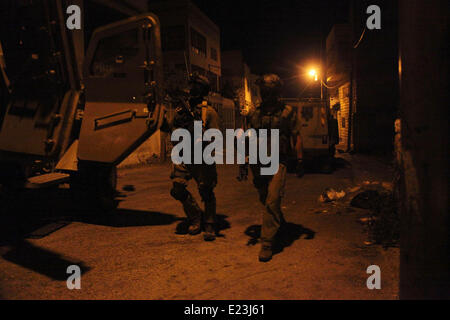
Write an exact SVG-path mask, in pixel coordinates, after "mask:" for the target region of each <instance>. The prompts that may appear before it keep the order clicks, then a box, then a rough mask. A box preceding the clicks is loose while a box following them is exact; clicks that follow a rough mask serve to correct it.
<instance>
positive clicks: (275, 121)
mask: <svg viewBox="0 0 450 320" xmlns="http://www.w3.org/2000/svg"><path fill="white" fill-rule="evenodd" d="M271 109H272V110H274V111H272V112H270V111H269V112H266V111H265V108H264V107H262V108H261V107H260V108H258V109H257V110H256V111H255V112H254V114H252V115H250V116H249V122H248V123H249V126H250V127H251V128H253V129H256V130H258V129H268V131H270V129H279V139H280V140H279V152H280V154H279V159H280V166H279V169H278V172H277V173H276V174H275V175H273V176H270V175H261V170H260V169H261V165H259V164H254V165H250V169H251V172H252V175H253V184H254V186H255V187H256V189H257V190H258V194H259V199H260V201H261V202H262V204H263V205H264V206H265V207H266V211H265V212H264V214H263V222H262V228H261V241H262V243H263V245H269V244H272V242H273V239H274V237H275V235H276V233H277V231H278V229H279V227H280V225H281V223H282V222H283V221H284V218H283V213H282V211H281V198H282V197H283V195H284V186H285V183H286V170H287V169H286V168H287V161H288V156H289V153H290V150H291V138H292V137H293V136H295V132H294V123H295V117H294V112H293V108H292V107H291V106H288V105H283V104H281V103H280V105H279V106H275V107H273V108H271ZM267 144H268V145H269V146H270V141H268V142H267Z"/></svg>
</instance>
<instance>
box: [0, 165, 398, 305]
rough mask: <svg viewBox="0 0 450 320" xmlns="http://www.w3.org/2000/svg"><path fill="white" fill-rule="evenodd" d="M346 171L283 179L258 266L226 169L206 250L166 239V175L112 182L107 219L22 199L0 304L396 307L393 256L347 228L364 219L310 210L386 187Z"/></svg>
mask: <svg viewBox="0 0 450 320" xmlns="http://www.w3.org/2000/svg"><path fill="white" fill-rule="evenodd" d="M347 160H348V161H345V160H344V159H341V165H340V167H339V168H338V169H337V170H336V171H335V172H334V173H333V174H331V175H323V174H307V175H305V176H304V177H303V178H302V179H298V178H297V177H296V176H294V175H289V177H288V181H287V186H286V187H287V188H286V196H285V198H284V200H283V211H284V213H285V218H286V220H287V221H288V222H289V224H288V226H287V229H286V230H285V236H284V237H283V238H282V239H281V240H282V241H281V245H280V246H279V250H278V251H280V252H278V253H277V254H276V255H275V256H274V258H273V260H272V261H270V262H268V263H260V262H259V261H258V259H257V254H258V250H259V245H258V244H256V245H255V243H256V242H257V241H258V240H257V238H258V235H259V230H260V220H261V212H262V210H263V207H262V206H261V205H260V204H259V202H258V199H257V194H256V190H255V189H254V188H253V186H252V184H251V182H250V180H249V181H247V182H237V181H236V178H235V177H236V175H237V167H235V166H220V167H219V184H218V186H217V189H216V190H217V203H218V209H217V211H218V214H219V225H220V236H219V237H218V238H217V239H216V241H215V242H204V241H203V238H202V236H201V235H200V236H194V237H193V236H189V235H180V234H176V232H177V231H180V230H182V229H183V228H182V227H183V213H182V210H181V206H180V205H179V204H178V203H177V202H175V201H174V200H173V199H172V198H171V197H170V194H169V190H170V181H169V180H168V176H169V172H170V167H169V166H168V165H154V166H151V167H143V168H135V169H123V170H120V171H119V186H118V190H119V191H120V193H121V195H120V197H119V199H120V200H121V202H120V204H119V209H118V210H117V212H115V213H114V214H112V215H111V216H110V217H99V216H92V215H90V214H89V213H87V212H78V211H77V210H78V209H74V208H76V204H74V203H73V200H72V199H71V198H70V196H68V195H67V190H64V189H59V190H52V191H49V192H48V194H44V193H40V194H39V195H38V196H32V197H31V200H30V199H29V198H27V197H30V196H26V197H25V196H24V197H23V198H20V199H21V200H18V201H23V202H28V203H26V206H27V208H29V209H28V210H29V211H28V212H26V213H21V212H3V213H2V215H1V219H2V222H1V223H2V227H1V231H2V242H1V243H0V296H1V297H2V298H4V299H396V298H397V295H398V259H399V257H398V255H399V253H398V249H396V248H390V249H388V250H385V249H383V248H381V247H379V246H365V245H364V244H363V243H364V241H365V240H366V234H365V232H364V230H363V226H362V225H361V224H360V223H358V219H359V218H361V217H364V216H365V215H366V214H367V212H365V211H364V210H360V209H353V208H350V207H348V206H346V205H340V204H339V203H337V204H333V203H328V204H323V203H320V202H318V197H319V195H320V194H321V193H322V192H323V191H324V190H325V189H326V188H328V187H332V188H336V189H339V190H341V189H343V190H346V188H350V187H352V186H355V185H358V184H359V183H361V182H362V181H363V180H370V179H372V180H374V179H377V180H379V181H380V180H388V179H389V178H390V171H389V170H385V169H384V167H383V164H381V163H377V162H373V161H372V160H371V159H369V158H359V159H356V158H355V159H347ZM369 162H370V164H369ZM190 188H191V190H194V188H193V185H191V187H190ZM194 192H195V195H196V197H197V198H198V193H197V192H196V191H194ZM55 197H56V198H57V200H54V199H55ZM42 202H44V203H46V205H45V206H42ZM38 203H41V205H38ZM37 207H39V210H37V209H36V208H37ZM51 222H53V228H54V229H58V225H57V226H56V227H55V222H56V223H61V222H64V223H61V224H60V225H59V226H60V227H61V228H60V229H58V230H56V231H54V232H51V233H49V234H48V235H46V236H43V237H39V236H36V233H34V234H33V231H35V230H36V229H39V228H40V227H43V226H44V227H45V226H46V225H48V224H49V223H51ZM50 229H51V228H50ZM41 231H42V229H41ZM38 233H39V232H38ZM44 233H45V232H44ZM30 234H31V237H32V236H33V235H34V237H35V238H36V237H37V239H30ZM72 264H75V265H78V266H80V267H81V270H82V272H83V273H82V276H81V289H80V290H69V289H67V287H66V279H67V277H68V276H69V275H68V274H66V268H67V266H69V265H72ZM370 265H378V266H379V267H380V268H381V290H369V289H367V287H366V280H367V278H368V277H369V275H368V274H367V273H366V269H367V267H368V266H370Z"/></svg>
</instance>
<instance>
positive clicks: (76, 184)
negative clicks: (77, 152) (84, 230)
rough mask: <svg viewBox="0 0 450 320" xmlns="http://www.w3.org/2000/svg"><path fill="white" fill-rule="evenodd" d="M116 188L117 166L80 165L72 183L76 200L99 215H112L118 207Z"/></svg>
mask: <svg viewBox="0 0 450 320" xmlns="http://www.w3.org/2000/svg"><path fill="white" fill-rule="evenodd" d="M116 186H117V169H116V167H115V166H106V165H97V164H83V163H80V164H79V165H78V172H77V173H76V174H75V175H74V176H73V177H72V181H71V188H72V189H73V192H74V193H75V197H76V199H79V200H81V203H82V204H83V205H86V207H87V209H89V211H90V210H94V211H95V212H98V213H111V212H113V211H114V209H115V208H116V207H117V201H116V200H115V196H116Z"/></svg>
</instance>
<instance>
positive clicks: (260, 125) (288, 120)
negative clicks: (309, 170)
mask: <svg viewBox="0 0 450 320" xmlns="http://www.w3.org/2000/svg"><path fill="white" fill-rule="evenodd" d="M293 121H294V112H293V108H292V107H291V106H288V105H283V106H282V107H281V108H277V109H275V111H273V112H265V111H264V110H263V109H262V108H258V109H257V110H256V111H255V112H254V113H253V115H251V116H250V119H249V125H250V128H253V129H256V130H258V129H267V130H268V133H267V134H268V137H269V139H268V142H267V143H268V146H267V150H270V144H271V137H270V129H278V130H279V152H280V163H283V164H286V162H287V160H288V156H289V154H290V153H291V152H292V148H291V136H292V135H293V133H292V128H293Z"/></svg>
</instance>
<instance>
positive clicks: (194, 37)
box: [191, 28, 206, 57]
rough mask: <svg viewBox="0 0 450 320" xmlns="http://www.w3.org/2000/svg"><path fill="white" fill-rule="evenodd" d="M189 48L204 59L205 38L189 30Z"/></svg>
mask: <svg viewBox="0 0 450 320" xmlns="http://www.w3.org/2000/svg"><path fill="white" fill-rule="evenodd" d="M191 46H192V50H194V51H195V52H196V53H198V54H201V55H203V56H205V57H206V38H205V37H204V36H203V35H201V34H200V33H199V32H197V31H196V30H195V29H193V28H191Z"/></svg>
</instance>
